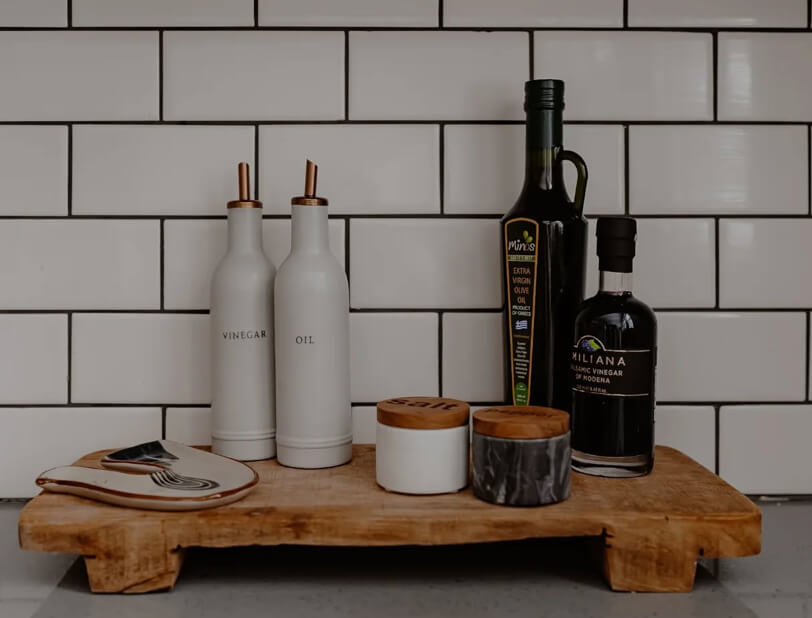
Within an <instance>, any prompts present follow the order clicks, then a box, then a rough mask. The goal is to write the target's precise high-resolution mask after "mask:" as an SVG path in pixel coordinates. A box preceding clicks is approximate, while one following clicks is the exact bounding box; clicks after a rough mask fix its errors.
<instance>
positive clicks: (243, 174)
mask: <svg viewBox="0 0 812 618" xmlns="http://www.w3.org/2000/svg"><path fill="white" fill-rule="evenodd" d="M237 180H238V182H239V187H240V196H239V198H238V199H236V200H233V201H231V202H229V203H228V207H229V208H262V202H260V201H258V200H252V199H251V175H250V167H249V166H248V164H247V163H246V162H245V161H242V162H240V164H239V165H237Z"/></svg>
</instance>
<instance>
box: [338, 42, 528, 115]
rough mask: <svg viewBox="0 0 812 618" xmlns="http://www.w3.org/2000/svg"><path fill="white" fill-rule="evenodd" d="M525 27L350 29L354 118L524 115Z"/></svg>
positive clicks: (350, 78)
mask: <svg viewBox="0 0 812 618" xmlns="http://www.w3.org/2000/svg"><path fill="white" fill-rule="evenodd" d="M528 45H529V43H528V39H527V35H526V34H525V33H522V32H451V31H447V32H351V33H350V53H349V117H350V118H351V119H352V120H388V119H398V120H452V119H456V120H520V119H522V118H523V117H524V115H523V113H522V83H523V82H524V81H525V80H526V79H527V74H528V62H529V58H528Z"/></svg>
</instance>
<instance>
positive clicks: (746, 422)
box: [719, 405, 812, 494]
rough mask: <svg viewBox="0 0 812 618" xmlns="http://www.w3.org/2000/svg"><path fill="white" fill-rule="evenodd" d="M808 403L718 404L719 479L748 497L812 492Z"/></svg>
mask: <svg viewBox="0 0 812 618" xmlns="http://www.w3.org/2000/svg"><path fill="white" fill-rule="evenodd" d="M810 435H812V405H797V406H786V405H785V406H779V405H744V406H722V409H721V410H720V413H719V475H720V476H721V477H722V478H723V479H725V480H726V481H727V482H728V483H730V484H731V485H733V486H734V487H736V489H738V490H739V491H741V492H744V493H749V494H794V493H799V494H809V493H812V451H810V450H809V436H810Z"/></svg>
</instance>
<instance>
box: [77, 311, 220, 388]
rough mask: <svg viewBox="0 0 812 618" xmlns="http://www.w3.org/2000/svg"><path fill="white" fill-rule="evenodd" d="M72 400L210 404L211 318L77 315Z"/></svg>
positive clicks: (146, 315) (180, 315)
mask: <svg viewBox="0 0 812 618" xmlns="http://www.w3.org/2000/svg"><path fill="white" fill-rule="evenodd" d="M71 351H72V372H73V375H72V379H71V395H72V400H73V401H74V402H77V403H150V404H151V403H159V402H160V403H169V404H172V403H208V402H209V398H210V395H209V316H207V315H198V314H195V315H183V314H138V313H114V314H100V313H95V314H94V313H81V314H74V316H73V329H72V343H71Z"/></svg>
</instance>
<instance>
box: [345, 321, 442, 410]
mask: <svg viewBox="0 0 812 618" xmlns="http://www.w3.org/2000/svg"><path fill="white" fill-rule="evenodd" d="M437 337H438V324H437V315H436V314H434V313H400V314H398V313H351V314H350V356H351V362H350V366H351V368H352V387H351V393H352V400H353V401H358V402H372V401H379V400H381V399H388V398H389V397H398V396H405V395H415V396H432V395H437V394H438V390H439V386H438V378H437V376H438V363H439V358H438V354H439V344H438V341H437Z"/></svg>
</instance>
